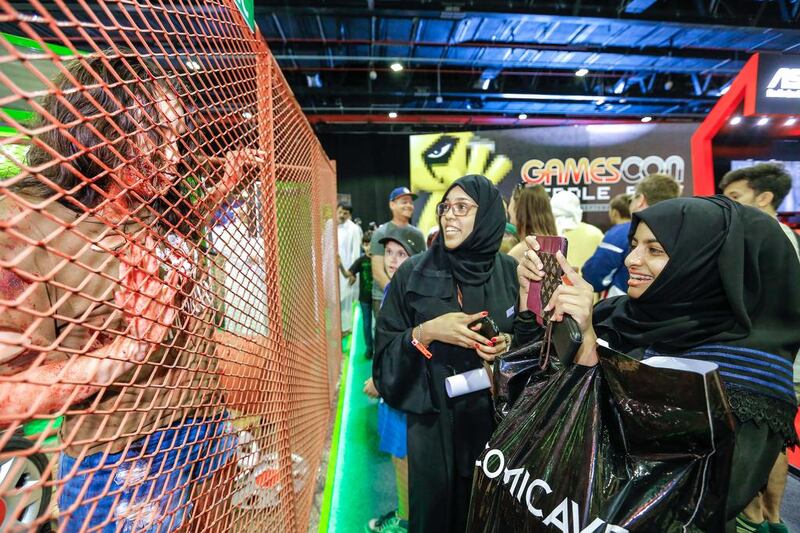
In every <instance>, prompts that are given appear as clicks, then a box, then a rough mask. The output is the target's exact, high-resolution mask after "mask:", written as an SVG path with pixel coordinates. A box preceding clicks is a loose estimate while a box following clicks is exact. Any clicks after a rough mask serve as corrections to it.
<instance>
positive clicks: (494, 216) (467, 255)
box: [373, 175, 539, 533]
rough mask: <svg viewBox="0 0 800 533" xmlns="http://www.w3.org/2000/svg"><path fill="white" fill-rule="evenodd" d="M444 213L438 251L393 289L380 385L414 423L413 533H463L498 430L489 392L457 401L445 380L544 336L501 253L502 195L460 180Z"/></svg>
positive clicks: (377, 376) (383, 322)
mask: <svg viewBox="0 0 800 533" xmlns="http://www.w3.org/2000/svg"><path fill="white" fill-rule="evenodd" d="M437 213H438V214H439V235H438V236H437V237H436V240H435V241H434V244H433V246H432V247H431V248H430V249H429V250H428V251H427V252H425V253H424V254H420V255H417V256H414V257H412V258H410V259H408V260H407V261H406V262H405V263H403V265H402V266H401V267H400V269H399V270H398V271H397V272H396V273H395V276H394V278H393V279H392V283H391V285H390V286H389V291H388V293H387V295H386V298H385V299H384V302H383V307H382V309H381V312H380V315H379V317H378V322H377V330H376V352H375V359H374V362H373V378H374V380H375V385H376V387H377V389H378V391H380V393H381V396H382V397H383V399H384V400H385V401H386V403H388V404H389V405H390V406H392V407H394V408H397V409H400V410H402V411H405V412H406V413H408V461H409V508H410V509H409V510H410V513H409V515H410V516H409V531H411V532H416V533H423V532H432V531H435V532H437V533H448V532H458V533H462V532H463V531H464V528H465V525H466V518H467V513H468V510H469V497H470V490H471V486H472V473H473V470H474V468H475V460H476V459H477V458H478V455H479V454H480V453H481V451H483V449H484V446H485V445H486V442H487V441H488V439H489V436H490V435H491V433H492V431H493V429H494V424H493V418H492V403H491V395H490V392H489V390H483V391H478V392H473V393H470V394H466V395H464V396H458V397H455V398H449V397H448V396H447V394H446V391H445V379H446V378H447V377H448V376H452V375H454V374H459V373H462V372H467V371H469V370H474V369H477V368H480V367H481V365H482V364H483V363H484V361H485V362H491V361H493V360H494V358H495V357H496V356H497V355H498V354H501V353H503V352H505V351H506V350H508V349H509V347H510V346H511V344H512V343H513V344H518V343H522V342H526V341H528V340H531V339H532V338H533V337H534V336H535V335H536V334H537V333H538V331H539V330H538V328H537V326H536V324H535V321H534V318H533V315H532V314H531V313H530V312H528V311H527V308H526V307H525V305H526V302H527V284H525V287H526V288H525V289H523V290H522V291H521V290H520V286H519V281H518V279H517V273H516V261H515V260H514V259H512V258H510V257H508V256H506V255H501V254H499V253H498V250H499V249H500V244H501V242H502V240H503V233H504V231H505V211H504V208H503V202H502V198H501V197H500V193H499V192H498V191H497V189H496V188H495V186H494V185H493V184H492V183H491V182H490V181H489V180H488V179H486V178H485V177H483V176H477V175H471V176H465V177H463V178H460V179H459V180H457V181H456V182H455V183H453V185H452V186H451V187H450V189H448V190H447V192H446V193H445V194H444V197H443V198H442V203H441V204H440V205H439V207H438V210H437ZM520 302H521V304H522V307H519V306H518V303H520ZM520 315H521V317H522V318H520ZM482 316H489V317H490V318H491V319H493V320H494V322H495V323H496V324H497V326H498V328H499V330H500V332H501V333H500V334H499V335H497V336H495V337H493V338H485V337H483V336H481V335H480V334H479V333H477V332H476V331H474V330H472V329H470V328H469V327H468V325H469V324H470V323H472V322H473V321H475V320H477V319H479V318H481V317H482ZM412 341H413V342H412ZM415 343H418V344H416V345H415ZM420 345H422V346H420ZM424 351H429V353H430V358H428V357H426V355H425V354H424V353H423V352H424Z"/></svg>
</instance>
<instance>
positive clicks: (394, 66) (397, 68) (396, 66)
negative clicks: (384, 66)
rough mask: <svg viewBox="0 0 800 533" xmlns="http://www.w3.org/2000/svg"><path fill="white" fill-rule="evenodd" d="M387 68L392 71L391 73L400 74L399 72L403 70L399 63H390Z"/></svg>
mask: <svg viewBox="0 0 800 533" xmlns="http://www.w3.org/2000/svg"><path fill="white" fill-rule="evenodd" d="M389 68H390V69H392V71H393V72H400V71H401V70H403V65H401V64H400V63H392V64H391V65H389Z"/></svg>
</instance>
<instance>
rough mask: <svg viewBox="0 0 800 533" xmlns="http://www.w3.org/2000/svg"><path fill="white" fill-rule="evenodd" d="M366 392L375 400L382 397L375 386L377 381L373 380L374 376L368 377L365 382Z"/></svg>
mask: <svg viewBox="0 0 800 533" xmlns="http://www.w3.org/2000/svg"><path fill="white" fill-rule="evenodd" d="M364 394H366V395H367V396H369V397H370V398H373V399H375V400H377V399H378V398H380V397H381V395H380V393H379V392H378V389H376V388H375V382H374V381H372V378H368V379H367V380H366V381H365V382H364Z"/></svg>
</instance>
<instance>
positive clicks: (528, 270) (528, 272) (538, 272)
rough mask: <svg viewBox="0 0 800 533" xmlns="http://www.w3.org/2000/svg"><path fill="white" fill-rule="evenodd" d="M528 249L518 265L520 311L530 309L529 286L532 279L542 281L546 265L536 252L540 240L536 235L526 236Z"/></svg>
mask: <svg viewBox="0 0 800 533" xmlns="http://www.w3.org/2000/svg"><path fill="white" fill-rule="evenodd" d="M525 244H526V245H527V247H528V249H527V250H525V253H524V254H523V255H522V260H521V261H520V262H519V265H517V278H518V279H519V311H520V312H523V311H527V310H528V288H529V287H530V284H531V282H532V281H541V280H542V278H544V265H543V264H542V260H541V259H539V256H538V255H537V254H536V252H538V251H539V242H538V241H537V240H536V236H534V235H529V236H528V237H525Z"/></svg>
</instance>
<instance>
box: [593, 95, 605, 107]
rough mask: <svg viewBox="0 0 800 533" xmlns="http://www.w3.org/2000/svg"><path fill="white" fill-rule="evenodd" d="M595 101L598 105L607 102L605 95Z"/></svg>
mask: <svg viewBox="0 0 800 533" xmlns="http://www.w3.org/2000/svg"><path fill="white" fill-rule="evenodd" d="M594 103H595V104H596V105H603V104H605V103H606V99H605V97H603V96H601V97H600V98H598V99H597V100H595V101H594Z"/></svg>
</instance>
